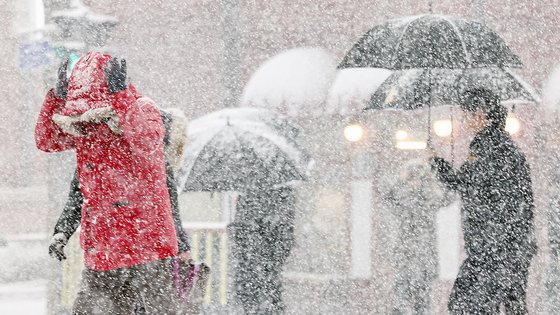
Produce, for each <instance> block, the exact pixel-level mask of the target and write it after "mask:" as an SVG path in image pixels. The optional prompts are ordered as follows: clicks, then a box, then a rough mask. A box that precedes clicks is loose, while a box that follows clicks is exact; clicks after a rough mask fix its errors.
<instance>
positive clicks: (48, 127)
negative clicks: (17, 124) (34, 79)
mask: <svg viewBox="0 0 560 315" xmlns="http://www.w3.org/2000/svg"><path fill="white" fill-rule="evenodd" d="M64 102H65V101H64V100H63V99H59V98H57V97H56V96H55V95H54V91H53V90H52V89H51V90H49V91H48V92H47V95H46V96H45V100H44V102H43V106H42V107H41V111H40V112H39V118H38V119H37V124H36V125H35V144H36V145H37V148H38V149H39V150H42V151H46V152H60V151H66V150H70V149H73V148H74V147H75V143H74V139H75V138H74V137H73V136H71V135H69V134H67V133H65V132H63V131H62V129H60V127H58V126H57V125H56V124H55V123H54V122H53V121H52V119H51V118H52V115H53V114H54V113H56V112H57V111H58V110H59V109H60V108H61V107H62V106H64Z"/></svg>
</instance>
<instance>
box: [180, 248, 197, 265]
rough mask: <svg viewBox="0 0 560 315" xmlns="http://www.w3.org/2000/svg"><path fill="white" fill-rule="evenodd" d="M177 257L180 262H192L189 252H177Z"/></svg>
mask: <svg viewBox="0 0 560 315" xmlns="http://www.w3.org/2000/svg"><path fill="white" fill-rule="evenodd" d="M179 258H180V259H181V261H182V262H184V263H186V264H190V265H192V264H194V261H193V260H192V258H191V252H190V251H189V252H181V253H179Z"/></svg>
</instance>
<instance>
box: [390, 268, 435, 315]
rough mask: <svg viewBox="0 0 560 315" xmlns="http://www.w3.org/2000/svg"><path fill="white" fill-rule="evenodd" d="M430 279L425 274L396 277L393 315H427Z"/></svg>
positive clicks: (430, 288) (430, 291)
mask: <svg viewBox="0 0 560 315" xmlns="http://www.w3.org/2000/svg"><path fill="white" fill-rule="evenodd" d="M431 293H432V279H431V277H429V276H427V275H426V273H423V274H419V275H413V277H410V276H409V275H407V274H406V273H403V274H402V275H397V280H396V281H395V287H394V289H393V310H392V314H393V315H400V314H409V313H410V311H409V310H410V309H411V310H412V314H416V315H424V314H429V310H430V300H431Z"/></svg>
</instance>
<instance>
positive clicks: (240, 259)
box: [228, 185, 295, 315]
mask: <svg viewBox="0 0 560 315" xmlns="http://www.w3.org/2000/svg"><path fill="white" fill-rule="evenodd" d="M294 219H295V192H294V189H293V188H292V187H289V186H287V185H283V186H282V187H258V188H254V189H251V190H247V191H245V192H242V193H240V195H239V199H238V201H237V204H236V212H235V219H234V221H233V222H232V223H231V224H230V225H229V226H228V229H229V230H230V232H231V242H232V256H233V258H234V259H233V264H234V270H235V272H234V276H233V285H234V295H235V299H236V302H239V303H240V304H241V306H242V308H243V311H244V314H255V315H256V314H284V311H285V309H284V308H285V306H284V303H283V301H282V280H281V272H282V267H283V266H284V263H285V262H286V260H287V258H288V256H289V254H290V251H291V249H292V247H293V245H294V242H295V235H294V228H295V223H294Z"/></svg>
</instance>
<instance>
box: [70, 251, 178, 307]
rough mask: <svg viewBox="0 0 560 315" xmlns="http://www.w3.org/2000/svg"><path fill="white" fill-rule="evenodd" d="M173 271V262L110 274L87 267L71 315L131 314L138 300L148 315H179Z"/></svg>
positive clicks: (158, 262) (167, 261)
mask: <svg viewBox="0 0 560 315" xmlns="http://www.w3.org/2000/svg"><path fill="white" fill-rule="evenodd" d="M172 268H173V267H172V263H171V259H164V260H158V261H154V262H150V263H146V264H142V265H137V266H132V267H129V268H120V269H115V270H108V271H96V270H92V269H89V268H86V269H85V270H84V271H83V272H82V282H81V287H80V291H79V292H78V296H77V298H76V301H75V302H74V307H73V310H72V314H74V315H93V314H106V315H121V314H122V315H130V314H134V312H135V308H136V307H137V306H138V303H139V301H141V303H142V304H143V307H144V309H145V314H148V315H152V314H157V315H160V314H161V315H164V314H168V315H175V314H179V312H178V301H177V296H176V292H175V288H174V285H173V269H172Z"/></svg>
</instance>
